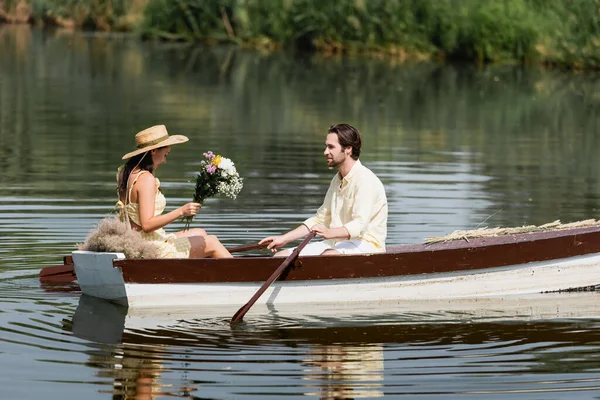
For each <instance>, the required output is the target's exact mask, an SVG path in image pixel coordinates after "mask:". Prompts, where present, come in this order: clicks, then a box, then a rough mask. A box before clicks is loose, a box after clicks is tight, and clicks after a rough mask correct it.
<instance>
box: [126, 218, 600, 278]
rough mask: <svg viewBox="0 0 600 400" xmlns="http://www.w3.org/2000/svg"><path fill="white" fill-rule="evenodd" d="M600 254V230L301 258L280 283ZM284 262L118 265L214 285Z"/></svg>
mask: <svg viewBox="0 0 600 400" xmlns="http://www.w3.org/2000/svg"><path fill="white" fill-rule="evenodd" d="M598 252H600V227H593V228H578V229H571V230H562V231H551V232H538V233H529V234H521V235H510V236H509V235H505V236H499V237H495V238H493V237H492V238H480V239H473V240H471V241H469V242H466V241H452V242H445V243H437V244H432V245H422V244H419V245H405V246H394V247H391V248H389V249H388V252H387V253H384V254H376V255H360V256H314V257H301V258H299V259H298V260H297V262H296V265H295V266H294V268H292V269H290V270H288V273H287V274H286V275H284V276H282V277H281V278H280V279H282V280H287V281H297V280H327V279H344V278H374V277H389V276H399V275H416V274H428V273H440V272H461V271H470V270H475V269H482V268H492V267H501V266H509V265H515V264H524V263H529V262H535V261H546V260H551V259H559V258H567V257H573V256H578V255H585V254H591V253H598ZM280 263H281V258H273V257H239V258H234V259H220V260H218V259H160V260H134V259H127V260H116V261H115V266H116V267H118V268H121V269H122V271H123V277H124V279H125V281H126V282H128V283H215V282H257V281H264V280H266V279H267V278H268V277H269V276H270V275H271V274H272V273H273V271H274V270H275V268H277V267H278V266H279V265H280Z"/></svg>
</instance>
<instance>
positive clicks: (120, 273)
mask: <svg viewBox="0 0 600 400" xmlns="http://www.w3.org/2000/svg"><path fill="white" fill-rule="evenodd" d="M72 260H73V263H74V268H75V273H76V276H77V279H78V283H79V285H80V287H81V290H82V292H83V293H84V294H87V295H90V296H94V297H99V298H102V299H106V300H109V301H112V302H116V303H119V304H123V305H126V306H129V307H142V308H143V307H178V306H193V305H198V306H204V307H211V306H234V305H235V306H240V305H242V304H244V303H245V302H246V301H248V299H249V298H251V297H252V296H253V295H254V294H255V293H256V291H257V289H259V288H260V287H261V285H262V284H263V283H264V282H265V280H267V279H268V278H269V277H270V276H271V274H272V273H273V271H275V270H276V269H277V268H278V267H279V266H280V264H281V262H282V259H281V258H277V257H270V256H269V257H263V256H241V257H235V258H233V259H125V258H124V257H123V254H121V253H94V252H84V251H76V252H73V254H72ZM67 261H68V260H67ZM598 284H600V226H590V227H583V228H571V229H558V230H549V231H537V232H531V233H522V234H509V235H502V236H496V237H481V238H474V239H471V240H452V241H445V242H438V243H433V244H413V245H399V246H392V247H389V248H388V249H387V251H386V252H385V253H380V254H369V255H343V256H305V257H299V258H297V259H296V260H295V262H294V263H293V264H292V265H291V266H290V267H289V268H287V269H286V270H285V271H284V272H283V274H282V275H281V276H280V277H279V279H278V280H277V281H275V282H274V283H273V284H272V285H271V286H270V287H269V288H268V289H267V290H266V291H265V293H264V294H263V295H262V297H260V298H259V299H258V301H257V304H266V305H269V304H272V305H285V304H290V305H299V304H308V303H338V302H347V303H353V302H354V303H356V302H377V301H403V300H406V301H408V300H424V299H427V300H445V299H460V298H489V297H493V296H507V295H523V294H535V293H545V292H559V291H570V290H581V289H586V288H587V289H589V288H594V287H595V286H596V285H598Z"/></svg>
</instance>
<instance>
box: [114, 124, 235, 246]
mask: <svg viewBox="0 0 600 400" xmlns="http://www.w3.org/2000/svg"><path fill="white" fill-rule="evenodd" d="M188 140H189V139H188V138H187V137H186V136H183V135H173V136H169V134H168V132H167V128H166V127H165V126H164V125H157V126H153V127H151V128H148V129H145V130H143V131H141V132H139V133H138V134H136V135H135V142H136V144H137V148H138V149H137V150H135V151H132V152H130V153H127V154H125V155H124V156H123V159H124V160H125V159H129V160H128V161H127V162H126V163H125V165H124V166H123V167H122V168H121V169H120V170H119V173H118V175H117V181H118V183H117V191H118V193H119V202H118V203H117V207H118V208H120V209H121V220H122V221H129V224H130V226H131V228H132V229H135V230H137V231H140V233H141V235H142V238H144V239H146V240H149V241H152V242H153V243H155V244H156V245H157V246H158V247H159V249H160V253H161V257H163V258H188V257H189V258H203V257H211V258H226V257H231V253H229V251H227V249H226V248H225V247H224V246H223V244H222V243H221V242H220V241H219V239H217V237H216V236H213V235H207V234H206V231H205V230H204V229H199V228H194V229H189V230H187V231H179V232H175V233H171V234H167V233H166V232H165V230H164V229H163V227H165V226H166V225H168V224H170V223H171V222H173V221H175V220H176V219H178V218H181V217H188V216H194V215H196V214H197V213H198V210H200V207H201V204H199V203H187V204H185V205H183V206H181V207H179V208H177V209H175V210H173V211H170V212H168V213H166V214H163V213H162V212H163V211H164V209H165V205H166V200H165V196H164V195H163V194H162V193H161V192H160V190H159V188H160V182H159V180H158V179H157V178H155V177H154V171H156V169H157V168H158V167H159V166H160V165H162V164H163V163H164V162H165V161H166V160H167V156H168V155H169V152H170V151H171V146H173V145H175V144H179V143H185V142H187V141H188Z"/></svg>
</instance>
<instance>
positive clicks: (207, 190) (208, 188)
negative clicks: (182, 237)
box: [183, 151, 243, 230]
mask: <svg viewBox="0 0 600 400" xmlns="http://www.w3.org/2000/svg"><path fill="white" fill-rule="evenodd" d="M203 155H204V160H202V161H201V162H200V171H198V172H196V176H195V178H193V179H192V182H193V183H194V184H195V187H196V191H195V192H194V197H193V201H194V202H196V203H202V202H204V200H206V199H208V198H209V197H213V196H216V195H218V194H222V195H224V196H226V197H229V198H232V199H235V198H236V197H237V195H238V194H239V193H240V191H241V190H242V187H243V182H242V181H243V179H242V178H240V175H239V174H238V172H237V170H236V169H235V165H234V164H233V161H231V160H230V159H229V158H225V157H223V156H220V155H217V154H213V152H212V151H208V152H206V153H204V154H203ZM193 220H194V217H193V216H190V217H183V221H184V222H185V228H184V229H186V230H187V229H189V227H190V224H191V222H192V221H193Z"/></svg>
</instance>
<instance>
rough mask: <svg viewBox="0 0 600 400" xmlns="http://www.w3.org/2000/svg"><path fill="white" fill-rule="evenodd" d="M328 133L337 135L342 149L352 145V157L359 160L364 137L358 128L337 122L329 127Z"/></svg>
mask: <svg viewBox="0 0 600 400" xmlns="http://www.w3.org/2000/svg"><path fill="white" fill-rule="evenodd" d="M328 133H335V134H336V135H337V137H338V141H339V142H340V145H341V146H342V149H345V148H346V147H352V158H353V159H354V160H358V156H360V147H361V146H362V137H361V134H360V132H359V131H358V129H356V128H355V127H353V126H352V125H348V124H335V125H331V126H330V127H329V131H328Z"/></svg>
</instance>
